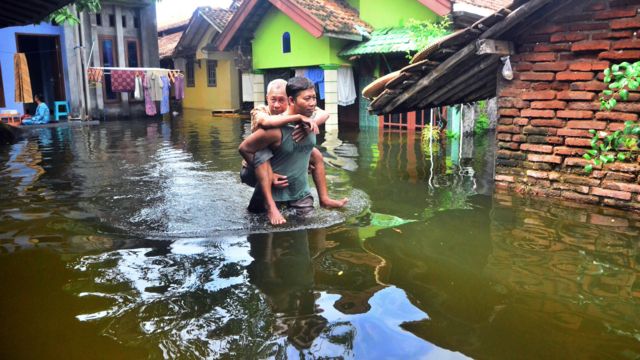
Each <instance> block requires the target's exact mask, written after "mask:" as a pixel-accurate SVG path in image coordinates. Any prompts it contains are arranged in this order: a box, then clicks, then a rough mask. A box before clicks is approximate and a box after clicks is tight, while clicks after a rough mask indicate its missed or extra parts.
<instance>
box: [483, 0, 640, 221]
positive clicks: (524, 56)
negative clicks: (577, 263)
mask: <svg viewBox="0 0 640 360" xmlns="http://www.w3.org/2000/svg"><path fill="white" fill-rule="evenodd" d="M639 9H640V1H638V0H635V1H632V0H609V1H606V0H593V1H590V0H585V1H584V2H583V4H582V5H581V6H579V7H577V8H573V9H572V12H571V13H570V14H566V13H565V14H558V15H556V16H554V17H550V19H549V20H548V21H546V22H545V23H544V24H541V25H539V26H535V27H533V28H531V31H530V32H528V33H527V34H526V35H525V36H524V37H523V38H520V39H518V40H517V41H516V44H517V46H518V54H517V55H515V56H512V57H511V60H512V65H513V66H514V80H513V81H510V82H507V81H503V83H504V85H503V86H501V88H500V90H499V94H498V95H499V100H498V101H499V113H500V119H499V123H498V124H499V126H498V128H497V140H498V147H499V150H498V154H497V160H496V177H495V180H496V187H497V188H498V189H511V190H515V191H517V192H521V193H528V194H533V195H538V196H549V197H556V198H563V199H567V200H572V201H580V202H587V203H593V204H602V205H608V206H613V207H622V208H633V209H637V210H640V163H638V162H634V163H614V164H607V165H604V166H603V167H597V168H596V169H595V170H594V171H593V173H592V174H590V175H587V174H586V173H585V171H584V165H585V164H586V163H587V160H584V159H583V158H582V155H583V154H584V153H585V151H586V150H588V149H590V148H591V147H590V139H591V137H592V135H591V134H589V132H588V130H589V129H596V130H604V131H615V130H619V129H622V128H623V127H624V122H625V121H627V120H633V121H637V120H638V114H639V113H640V92H636V93H632V94H631V96H630V98H629V101H628V102H624V103H619V104H618V105H617V106H616V107H615V109H614V111H612V112H606V111H600V102H599V97H600V93H601V91H602V90H604V89H605V84H604V83H603V82H602V79H603V77H604V75H603V70H604V69H605V68H607V67H608V66H609V65H610V64H614V63H619V62H622V61H637V60H640V39H638V37H637V35H638V34H637V33H636V32H637V31H639V30H640V15H638V11H639Z"/></svg>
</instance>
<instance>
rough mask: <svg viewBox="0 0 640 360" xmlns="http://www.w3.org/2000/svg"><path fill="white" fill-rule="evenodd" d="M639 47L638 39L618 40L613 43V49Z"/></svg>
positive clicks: (639, 41)
mask: <svg viewBox="0 0 640 360" xmlns="http://www.w3.org/2000/svg"><path fill="white" fill-rule="evenodd" d="M622 49H640V40H639V39H625V40H618V41H616V42H614V43H613V50H622Z"/></svg>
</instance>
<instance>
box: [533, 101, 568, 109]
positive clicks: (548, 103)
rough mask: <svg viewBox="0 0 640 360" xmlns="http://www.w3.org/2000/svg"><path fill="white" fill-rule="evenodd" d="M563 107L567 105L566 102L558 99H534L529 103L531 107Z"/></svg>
mask: <svg viewBox="0 0 640 360" xmlns="http://www.w3.org/2000/svg"><path fill="white" fill-rule="evenodd" d="M565 107H567V103H566V102H564V101H558V100H551V101H534V102H532V103H531V108H532V109H564V108H565Z"/></svg>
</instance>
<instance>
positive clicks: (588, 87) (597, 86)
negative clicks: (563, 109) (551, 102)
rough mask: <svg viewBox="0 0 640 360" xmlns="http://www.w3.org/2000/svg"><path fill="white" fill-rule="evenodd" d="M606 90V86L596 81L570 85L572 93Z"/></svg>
mask: <svg viewBox="0 0 640 360" xmlns="http://www.w3.org/2000/svg"><path fill="white" fill-rule="evenodd" d="M606 88H607V86H606V85H605V84H604V83H603V82H600V81H597V80H593V81H586V82H574V83H571V90H573V91H602V90H604V89H606Z"/></svg>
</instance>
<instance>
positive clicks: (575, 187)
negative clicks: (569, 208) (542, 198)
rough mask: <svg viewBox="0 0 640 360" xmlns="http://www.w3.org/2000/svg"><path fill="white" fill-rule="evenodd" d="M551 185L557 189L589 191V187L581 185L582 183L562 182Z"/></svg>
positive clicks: (585, 192)
mask: <svg viewBox="0 0 640 360" xmlns="http://www.w3.org/2000/svg"><path fill="white" fill-rule="evenodd" d="M552 187H553V188H554V189H559V190H570V191H575V192H579V193H582V194H588V193H589V187H588V186H582V185H573V184H564V183H558V182H556V183H553V185H552Z"/></svg>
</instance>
